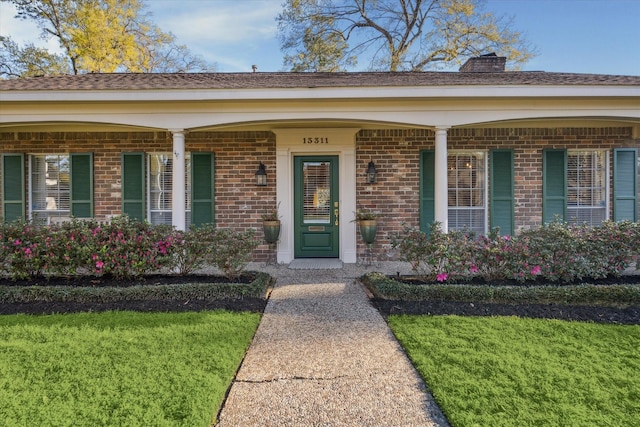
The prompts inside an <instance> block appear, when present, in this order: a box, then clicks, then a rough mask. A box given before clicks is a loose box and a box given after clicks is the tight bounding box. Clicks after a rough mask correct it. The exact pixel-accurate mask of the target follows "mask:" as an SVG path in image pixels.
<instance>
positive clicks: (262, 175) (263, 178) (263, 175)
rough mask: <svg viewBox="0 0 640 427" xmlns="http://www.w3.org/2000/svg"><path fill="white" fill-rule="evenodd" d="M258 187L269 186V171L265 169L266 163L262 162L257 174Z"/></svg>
mask: <svg viewBox="0 0 640 427" xmlns="http://www.w3.org/2000/svg"><path fill="white" fill-rule="evenodd" d="M256 185H257V186H258V187H264V186H266V185H267V171H266V169H265V168H264V163H262V162H260V166H258V171H257V172H256Z"/></svg>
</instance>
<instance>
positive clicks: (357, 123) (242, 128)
mask: <svg viewBox="0 0 640 427" xmlns="http://www.w3.org/2000/svg"><path fill="white" fill-rule="evenodd" d="M354 127H356V128H360V129H425V128H426V129H433V128H435V127H436V125H435V124H434V125H431V126H428V125H424V126H423V125H416V124H412V123H403V122H402V123H401V122H385V121H361V120H331V119H315V120H269V121H254V122H236V123H223V124H216V125H209V126H200V127H193V128H186V129H185V130H188V131H192V132H199V131H209V132H246V131H255V132H259V131H272V130H273V129H304V128H331V129H337V128H354ZM453 127H454V128H576V127H633V128H635V129H636V133H637V134H640V119H639V118H633V117H598V116H596V117H545V118H529V119H515V120H496V121H488V122H477V123H470V124H466V125H460V126H453ZM167 130H168V129H166V128H160V127H153V126H134V125H127V124H111V123H96V122H81V121H43V122H29V123H0V132H158V131H160V132H166V131H167Z"/></svg>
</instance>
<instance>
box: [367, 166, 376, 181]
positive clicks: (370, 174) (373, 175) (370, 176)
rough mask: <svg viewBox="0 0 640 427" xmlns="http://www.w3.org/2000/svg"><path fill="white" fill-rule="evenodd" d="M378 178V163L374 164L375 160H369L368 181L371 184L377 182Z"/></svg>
mask: <svg viewBox="0 0 640 427" xmlns="http://www.w3.org/2000/svg"><path fill="white" fill-rule="evenodd" d="M377 178H378V171H377V170H376V165H374V164H373V161H370V162H369V165H368V166H367V182H368V183H369V184H375V183H376V181H377Z"/></svg>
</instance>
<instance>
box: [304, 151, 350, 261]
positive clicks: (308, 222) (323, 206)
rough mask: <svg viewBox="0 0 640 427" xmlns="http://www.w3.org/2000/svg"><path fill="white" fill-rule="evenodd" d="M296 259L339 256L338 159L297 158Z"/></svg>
mask: <svg viewBox="0 0 640 427" xmlns="http://www.w3.org/2000/svg"><path fill="white" fill-rule="evenodd" d="M294 174H295V176H294V182H295V185H294V204H295V209H294V216H295V218H294V233H295V234H294V240H295V251H294V255H295V257H296V258H337V257H338V254H339V246H338V242H339V230H338V227H339V222H338V218H339V212H340V210H339V209H340V205H339V200H340V199H339V197H338V156H299V157H294Z"/></svg>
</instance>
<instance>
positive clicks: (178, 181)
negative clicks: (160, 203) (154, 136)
mask: <svg viewBox="0 0 640 427" xmlns="http://www.w3.org/2000/svg"><path fill="white" fill-rule="evenodd" d="M171 133H172V134H173V172H172V175H171V178H172V182H173V186H172V190H171V193H172V194H171V196H172V205H171V218H172V221H171V222H172V225H173V226H174V227H175V228H176V229H178V230H184V229H185V218H186V214H185V202H186V200H185V192H186V188H187V187H186V183H185V177H184V174H185V161H184V135H185V131H184V129H173V130H171Z"/></svg>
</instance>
